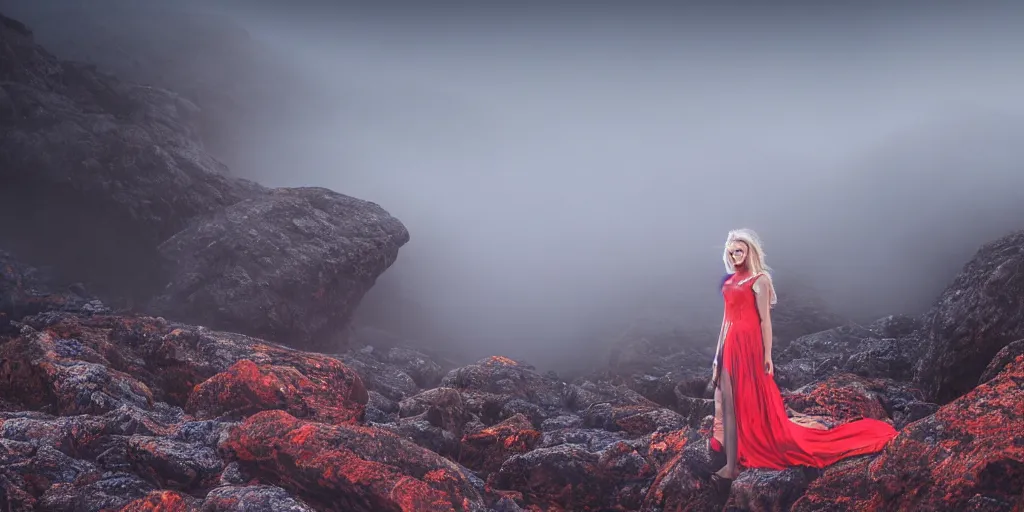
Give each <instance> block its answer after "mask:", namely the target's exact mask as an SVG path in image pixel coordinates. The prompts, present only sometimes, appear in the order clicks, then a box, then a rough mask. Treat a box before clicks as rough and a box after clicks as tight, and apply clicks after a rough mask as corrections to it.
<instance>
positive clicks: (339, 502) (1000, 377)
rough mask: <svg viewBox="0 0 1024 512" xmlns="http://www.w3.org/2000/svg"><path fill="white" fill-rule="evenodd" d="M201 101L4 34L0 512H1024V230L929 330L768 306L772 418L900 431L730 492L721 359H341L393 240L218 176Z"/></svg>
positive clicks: (349, 201) (393, 232)
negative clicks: (573, 368) (776, 408)
mask: <svg viewBox="0 0 1024 512" xmlns="http://www.w3.org/2000/svg"><path fill="white" fill-rule="evenodd" d="M190 108H192V107H191V106H190V105H189V102H187V101H185V100H182V99H181V98H179V97H177V96H176V95H175V94H174V93H173V92H169V91H163V90H156V89H152V88H142V87H139V86H133V85H131V84H129V83H125V82H120V81H118V80H117V79H115V78H113V77H110V76H104V75H101V74H98V73H97V72H95V71H93V70H90V69H89V68H88V67H83V66H80V65H76V64H72V63H68V62H63V61H60V60H58V59H56V58H54V57H53V56H52V55H50V54H49V53H47V52H46V50H45V49H43V48H42V47H40V46H39V45H37V44H36V43H35V42H34V41H33V39H32V37H31V31H30V30H29V29H28V28H27V27H25V26H24V25H23V24H21V23H19V22H17V21H15V20H12V19H10V18H3V17H0V180H2V183H3V185H4V188H3V192H2V195H3V197H2V203H3V205H4V206H3V211H4V221H3V225H2V230H0V510H5V511H6V510H10V511H22V510H23V511H36V510H38V511H75V512H77V511H90V512H92V511H151V510H152V511H155V510H162V511H222V510H223V511H243V510H244V511H307V510H309V511H313V510H317V511H481V512H485V511H487V512H490V511H494V512H513V511H523V510H526V511H627V510H639V511H645V512H669V511H684V510H686V511H700V510H751V511H768V510H771V511H778V510H801V511H803V510H808V511H809V510H850V511H854V510H857V511H860V510H984V511H1019V510H1022V509H1024V393H1022V386H1024V339H1021V338H1024V334H1022V333H1021V330H1020V328H1021V325H1022V324H1021V318H1024V288H1022V287H1021V285H1020V279H1021V278H1020V275H1022V272H1021V271H1022V270H1024V259H1022V258H1021V255H1022V254H1024V232H1018V233H1012V234H1010V235H1007V236H1006V237H1004V238H1002V239H1000V240H997V241H994V242H993V243H991V244H988V245H986V246H984V247H981V248H980V249H979V251H978V253H977V254H976V255H975V257H974V258H973V259H972V260H971V261H970V262H968V263H967V264H966V265H965V267H964V269H963V272H962V273H961V274H960V276H959V277H958V278H957V279H955V280H954V281H953V282H952V283H950V285H949V287H948V288H947V290H946V291H945V292H943V294H941V296H939V297H938V298H937V299H936V301H935V306H934V307H933V308H932V310H931V311H929V312H928V313H927V314H925V315H923V316H922V317H920V318H910V317H900V316H892V317H885V318H881V319H879V320H877V321H875V322H873V323H870V324H867V325H858V324H853V323H849V322H846V323H842V324H840V325H832V326H827V327H828V328H826V326H823V325H820V322H821V321H822V320H821V318H820V316H819V315H817V313H815V312H816V311H817V310H816V309H815V308H814V307H809V306H808V307H798V308H794V309H792V310H791V311H789V312H788V313H786V314H783V315H780V324H783V325H786V326H788V327H787V328H786V329H784V331H785V332H786V335H787V336H793V337H794V339H792V340H786V341H787V342H786V343H785V344H780V350H779V351H778V352H777V354H776V357H775V362H776V365H777V379H778V381H779V383H780V385H781V386H782V387H783V388H784V398H785V401H786V404H787V406H788V407H789V408H790V409H791V410H792V411H793V412H794V413H803V414H808V415H813V416H817V417H819V418H820V419H822V420H823V421H824V422H826V423H829V424H839V423H842V422H845V421H849V420H852V419H855V418H860V417H872V418H878V419H882V420H886V421H891V422H892V423H893V424H894V425H895V426H896V428H898V429H899V430H900V435H899V436H898V437H897V438H896V439H895V440H894V441H893V442H892V443H890V444H889V445H888V446H887V447H886V448H885V449H884V450H883V451H882V452H881V453H879V454H876V455H871V456H864V457H857V458H853V459H849V460H846V461H843V462H841V463H839V464H836V465H834V466H832V467H829V468H826V469H825V470H823V471H818V470H811V469H806V468H791V469H787V470H784V471H767V470H750V471H746V472H744V473H743V474H742V476H740V477H739V478H738V479H737V480H736V482H735V483H734V484H733V487H732V489H731V492H730V493H729V494H728V495H727V496H721V495H717V494H716V493H715V492H714V490H713V487H712V486H711V485H710V482H709V475H710V474H711V472H713V471H715V470H716V469H717V468H718V467H719V466H720V465H721V464H722V463H723V461H722V460H721V458H720V457H716V456H714V454H713V453H712V452H711V451H710V450H709V449H708V444H707V438H708V435H709V432H708V431H709V429H710V422H711V417H710V415H711V413H712V411H713V403H712V401H711V400H710V395H709V394H708V390H707V389H706V386H707V383H708V380H709V379H710V368H709V366H708V362H709V361H710V352H707V351H704V350H703V349H692V348H686V347H685V346H673V345H672V344H671V343H667V342H665V340H659V339H656V338H654V337H652V336H647V335H636V336H628V337H626V338H624V339H623V342H622V344H621V346H620V347H618V349H617V350H616V351H615V352H614V354H613V356H612V357H611V358H610V359H609V363H608V368H606V369H603V370H600V371H595V372H594V373H592V374H590V375H588V376H586V377H582V378H579V379H575V380H572V381H566V380H563V379H561V378H559V376H558V375H555V374H553V373H543V372H539V371H537V370H536V369H535V368H534V367H532V366H530V365H529V364H526V363H524V362H520V361H515V360H511V359H508V358H506V357H503V356H502V355H501V354H495V355H494V356H492V357H489V358H485V359H483V360H480V361H476V362H474V363H472V364H465V363H464V362H459V363H452V362H449V361H445V360H442V359H440V358H437V357H433V356H431V355H430V354H428V353H426V352H428V349H426V348H424V347H409V346H405V345H404V344H403V343H402V342H401V340H395V339H388V338H387V336H385V335H382V334H380V333H377V334H376V335H374V336H373V337H372V338H371V337H369V336H368V337H366V338H365V339H372V340H374V341H373V342H370V343H368V344H362V345H360V346H346V344H345V343H344V340H343V339H337V337H338V336H341V337H344V336H343V335H339V334H338V333H339V332H344V331H346V330H347V325H348V323H347V322H348V319H349V318H350V316H351V311H352V310H353V309H354V308H356V307H357V306H358V303H359V300H360V297H361V295H362V294H363V293H365V291H366V290H367V289H369V288H370V287H371V286H372V285H373V283H374V280H375V279H376V277H377V276H379V275H380V274H381V273H382V272H384V271H385V270H386V269H387V268H388V266H389V265H390V264H391V262H393V261H394V259H395V257H397V254H398V251H399V249H400V247H401V246H402V245H403V244H404V243H405V242H406V241H407V240H408V239H409V234H408V232H406V230H405V228H404V227H403V226H402V225H401V223H400V222H399V221H398V220H397V219H394V218H393V217H391V216H390V215H388V214H387V212H386V211H384V210H383V209H381V207H379V206H377V205H374V204H372V203H368V202H365V201H362V200H359V199H356V198H351V197H348V196H344V195H342V194H338V193H336V192H332V191H329V190H324V189H317V188H305V189H277V190H267V189H265V188H263V187H261V186H259V185H256V184H253V183H249V182H245V181H241V180H237V179H235V178H232V177H230V176H229V175H227V174H226V173H224V172H222V170H221V169H220V166H219V164H218V163H217V161H216V160H214V159H213V158H210V157H208V156H207V155H206V154H205V153H204V152H203V150H202V148H201V145H200V144H199V142H197V140H196V139H195V138H194V137H195V134H194V133H193V132H191V131H189V130H190V129H189V124H188V118H187V115H186V114H187V113H188V112H189V109H190ZM129 157H132V158H129ZM133 158H134V159H133ZM9 219H16V220H9ZM143 278H145V279H143ZM140 281H142V282H140ZM129 299H130V300H129ZM781 307H782V306H781V305H780V308H781ZM809 317H810V318H809ZM836 321H839V320H838V319H837V320H836ZM822 329H824V330H822ZM638 332H640V331H638Z"/></svg>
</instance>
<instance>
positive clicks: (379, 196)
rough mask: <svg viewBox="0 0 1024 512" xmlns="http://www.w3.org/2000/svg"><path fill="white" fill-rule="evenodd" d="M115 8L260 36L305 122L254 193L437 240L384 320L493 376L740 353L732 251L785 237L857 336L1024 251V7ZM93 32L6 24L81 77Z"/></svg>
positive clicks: (424, 249)
mask: <svg viewBox="0 0 1024 512" xmlns="http://www.w3.org/2000/svg"><path fill="white" fill-rule="evenodd" d="M100 4H102V5H103V7H102V9H100V8H95V9H97V10H98V12H93V13H92V14H91V16H92V17H94V18H103V17H105V16H109V17H118V18H117V19H119V20H120V23H127V22H130V21H131V20H132V19H135V18H133V17H135V16H143V17H144V16H147V15H153V10H154V9H170V10H177V11H178V12H184V13H186V14H188V15H190V16H194V17H196V18H197V19H203V20H206V21H204V23H209V22H210V21H209V20H214V19H215V20H217V21H216V23H224V24H225V26H227V25H228V24H232V25H233V26H237V27H241V28H244V30H245V31H247V32H248V34H249V37H251V39H252V41H253V45H254V48H260V50H259V51H260V52H265V53H264V54H263V55H265V56H266V57H267V58H266V62H265V63H264V65H265V66H266V67H264V68H261V72H263V73H264V74H263V75H261V76H262V78H258V79H253V78H248V79H250V80H266V81H267V84H266V85H267V87H268V88H269V87H271V82H273V88H274V90H275V91H278V92H277V94H280V95H281V96H280V97H277V98H274V99H275V101H273V102H270V103H268V104H267V105H266V109H265V110H264V111H261V112H249V113H247V114H246V117H245V122H235V123H234V124H231V126H232V130H233V135H234V136H233V138H232V139H231V140H230V141H229V142H224V143H223V144H222V146H224V147H228V146H230V149H224V158H225V159H226V160H227V161H228V163H229V164H230V166H231V169H232V172H233V173H234V174H236V175H239V176H244V177H248V178H252V179H254V180H257V181H259V182H261V183H264V184H266V185H270V186H306V185H316V186H323V187H328V188H331V189H334V190H337V191H339V192H342V193H344V194H348V195H352V196H355V197H359V198H363V199H367V200H371V201H374V202H376V203H378V204H380V205H382V206H383V207H384V208H385V209H387V210H388V211H389V212H391V213H392V214H393V215H395V216H397V217H398V218H400V219H401V220H402V221H403V222H404V223H405V224H406V226H407V227H408V228H409V230H410V232H411V234H412V240H411V242H410V243H409V244H408V245H406V246H405V247H404V248H403V249H402V251H401V254H400V256H399V259H398V261H397V262H396V263H395V265H394V266H393V267H392V268H391V269H390V270H388V271H387V272H386V273H385V274H384V275H383V276H382V277H381V278H380V279H379V281H378V286H377V288H375V289H374V290H373V291H371V293H370V295H369V296H368V297H367V299H366V302H367V303H368V304H383V305H380V306H379V307H384V308H386V307H387V306H386V302H380V303H377V302H375V301H377V300H378V299H380V295H379V294H380V293H383V292H382V291H380V290H387V291H388V293H394V294H399V295H401V296H402V297H404V298H406V299H408V300H410V301H412V302H414V303H417V304H418V305H419V306H420V307H421V308H422V314H423V316H424V318H428V319H429V323H430V327H429V328H428V327H426V326H421V331H422V332H419V333H414V334H419V337H422V338H424V339H430V340H432V341H433V342H435V343H443V344H444V345H445V346H446V347H448V348H451V349H453V350H458V351H459V352H460V354H461V355H463V356H465V357H467V358H475V357H483V356H486V355H491V354H502V355H508V356H511V357H521V358H524V359H526V360H528V361H530V362H532V363H534V364H537V365H538V366H542V367H547V366H550V365H556V364H557V363H556V362H558V361H562V362H564V361H569V360H572V359H573V358H577V359H578V358H591V357H597V356H595V354H594V352H595V351H598V348H599V347H603V345H601V343H602V342H601V341H600V340H599V338H600V337H601V336H606V335H607V336H611V335H614V333H615V332H617V331H616V329H619V328H621V327H622V326H623V325H626V324H628V323H629V322H631V321H633V320H635V319H638V318H656V319H661V320H664V319H670V320H671V321H677V322H678V324H679V325H681V326H686V327H692V328H694V329H703V328H706V327H707V326H711V327H716V326H717V324H718V322H720V320H721V311H720V308H721V303H720V301H721V298H720V295H719V294H718V292H717V285H718V283H719V279H720V277H721V275H722V273H723V272H724V268H723V266H722V260H721V254H722V244H723V242H724V240H725V235H726V232H727V231H728V230H729V229H732V228H738V227H750V228H753V229H755V230H757V231H758V232H759V233H760V234H761V236H762V238H764V240H765V244H766V247H765V249H766V252H767V256H768V263H769V265H771V266H773V267H774V268H775V269H776V271H777V274H776V282H777V285H778V287H779V292H780V302H781V303H784V302H785V301H786V287H787V285H786V282H787V280H793V281H796V280H800V281H802V282H809V283H811V284H812V285H813V287H814V288H815V289H816V290H817V291H818V292H819V293H821V295H822V297H823V298H824V299H825V300H826V301H827V302H828V303H829V304H830V305H831V306H832V307H834V308H835V309H836V311H838V312H840V313H842V314H844V315H846V316H848V317H851V318H855V319H871V318H874V317H878V316H883V315H886V314H894V313H907V314H917V313H920V312H922V311H923V310H925V309H926V308H927V307H929V306H930V305H931V302H932V301H933V300H934V299H935V298H936V296H937V295H938V293H940V292H941V290H942V289H943V288H944V287H945V286H946V284H947V283H948V282H949V281H950V280H951V279H952V278H953V276H954V275H955V274H956V272H958V271H959V269H960V267H961V266H962V265H963V264H964V263H965V262H966V261H967V260H968V259H969V258H970V257H971V255H973V253H974V252H975V251H976V250H977V249H978V247H979V246H980V245H981V244H983V243H985V242H988V241H990V240H992V239H994V238H996V237H999V236H1001V235H1003V234H1005V233H1007V232H1009V231H1012V230H1016V229H1022V228H1024V201H1022V196H1024V192H1022V191H1024V164H1022V162H1024V96H1022V95H1021V94H1020V92H1019V91H1021V90H1024V70H1022V69H1021V68H1020V65H1019V63H1020V57H1021V55H1024V53H1022V52H1024V36H1021V35H1019V34H1018V32H1020V31H1019V30H1018V27H1019V24H1018V23H1015V20H1016V21H1019V20H1021V19H1024V18H1022V17H1021V15H1022V12H1024V11H1022V8H1021V7H1018V6H1010V7H1001V6H997V5H995V4H992V5H989V6H987V8H986V9H985V10H984V11H982V10H981V9H980V8H979V9H977V10H976V11H970V10H969V7H968V6H961V7H958V8H957V9H959V11H956V10H954V8H952V7H950V8H945V7H932V8H930V9H929V10H923V9H910V8H901V9H898V8H894V7H885V6H886V4H881V3H879V4H877V5H876V4H871V3H867V4H862V7H861V8H859V10H855V9H853V8H848V9H846V8H844V9H845V10H839V9H838V8H824V7H812V6H796V5H794V6H785V7H773V8H772V9H768V8H767V7H754V6H746V7H742V8H741V7H739V6H738V5H737V6H734V7H732V6H731V7H722V6H719V7H716V8H714V9H711V8H697V7H690V8H685V9H684V8H668V7H660V8H655V7H650V8H641V7H639V6H636V7H632V8H626V7H621V8H614V9H613V8H611V7H608V8H607V9H598V8H596V7H595V8H594V9H593V10H589V11H571V10H569V9H566V8H562V9H558V8H554V7H548V8H542V7H538V6H532V5H529V4H517V5H519V7H516V8H513V7H511V6H509V7H506V8H498V7H496V5H497V4H490V5H491V7H487V8H484V7H478V8H474V9H473V10H472V11H469V10H466V9H462V10H456V9H454V8H441V7H438V8H437V9H434V10H429V9H426V8H425V7H422V8H419V9H415V8H413V7H411V6H397V5H391V6H378V7H375V8H373V9H371V8H368V7H365V6H360V5H359V4H355V3H349V4H331V5H328V4H326V3H322V4H317V3H313V2H306V3H303V2H298V3H295V2H293V3H289V4H288V5H287V6H283V5H282V6H275V5H274V4H273V3H269V2H243V1H227V0H222V1H220V2H207V3H204V4H202V5H196V4H192V3H183V4H178V5H176V6H173V7H172V6H170V4H168V6H164V7H154V6H152V5H148V6H146V7H140V6H137V5H136V6H130V4H126V3H123V2H110V3H106V2H100V3H98V4H97V3H90V5H100ZM82 5H83V4H82V3H81V2H70V1H67V2H64V1H57V2H49V3H47V6H46V7H45V8H43V7H42V6H40V5H38V3H37V2H31V1H28V0H0V9H2V10H4V11H5V12H6V13H7V14H9V15H12V16H15V17H20V18H21V19H22V20H23V21H25V22H26V23H28V24H29V25H30V26H31V27H32V28H33V29H34V30H35V31H36V33H37V37H38V39H39V41H40V43H42V44H43V45H44V46H46V45H47V44H48V42H53V44H54V47H52V48H51V51H54V52H55V53H57V54H58V55H62V51H61V48H64V49H65V50H64V51H65V53H67V52H69V51H70V50H69V49H68V48H70V47H71V46H73V45H69V44H68V40H67V38H68V37H69V36H68V35H67V34H69V33H70V32H67V31H66V30H68V25H67V23H68V20H69V19H71V18H69V17H67V16H64V17H62V16H61V15H60V12H61V9H71V8H72V7H74V6H77V7H75V8H78V9H81V8H82V7H81V6H82ZM933 5H937V4H933ZM62 20H63V21H62ZM75 30H77V32H75V37H80V38H90V37H96V38H100V37H103V34H101V33H100V29H99V28H97V29H95V30H94V31H93V32H90V30H93V29H92V28H89V27H84V28H83V27H82V26H79V27H78V28H77V29H75ZM108 30H109V27H108ZM225 30H227V29H225ZM139 37H155V36H152V35H150V36H146V32H145V31H141V30H140V31H139ZM161 37H173V36H166V35H164V36H161ZM180 37H181V38H183V39H187V38H189V37H192V35H190V34H189V33H187V32H183V33H181V34H180ZM78 43H82V41H78ZM147 44H155V43H153V41H147ZM76 57H78V58H87V56H86V55H84V54H83V55H79V56H76ZM110 58H111V59H114V58H116V57H110ZM249 85H257V86H261V85H264V84H262V83H260V84H249ZM276 100H279V101H276ZM380 300H383V299H380ZM780 307H782V304H780ZM384 316H386V315H384ZM401 320H402V319H398V318H396V319H394V321H395V322H396V323H401ZM413 330H415V328H414V329H413ZM707 343H708V344H709V345H713V343H714V339H708V341H707Z"/></svg>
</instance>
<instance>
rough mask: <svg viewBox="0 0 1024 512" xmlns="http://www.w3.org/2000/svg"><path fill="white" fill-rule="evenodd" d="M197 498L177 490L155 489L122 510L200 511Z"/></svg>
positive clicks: (135, 511) (148, 511)
mask: <svg viewBox="0 0 1024 512" xmlns="http://www.w3.org/2000/svg"><path fill="white" fill-rule="evenodd" d="M196 501H197V500H196V499H195V498H193V497H191V496H188V495H186V494H181V493H179V492H175V491H153V492H151V493H149V494H147V495H146V496H145V497H144V498H139V499H137V500H135V501H133V502H131V503H129V504H127V505H125V506H124V507H122V508H121V510H120V512H198V511H199V509H200V508H199V506H198V504H197V502H196Z"/></svg>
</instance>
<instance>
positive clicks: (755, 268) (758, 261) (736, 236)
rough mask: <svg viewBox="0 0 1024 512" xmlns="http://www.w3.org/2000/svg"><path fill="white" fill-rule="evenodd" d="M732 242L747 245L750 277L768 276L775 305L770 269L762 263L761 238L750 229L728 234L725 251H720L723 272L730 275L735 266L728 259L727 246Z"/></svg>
mask: <svg viewBox="0 0 1024 512" xmlns="http://www.w3.org/2000/svg"><path fill="white" fill-rule="evenodd" d="M732 242H743V243H745V244H747V248H748V249H749V251H748V252H749V253H750V254H748V255H747V265H748V266H749V267H750V272H751V275H755V276H756V275H758V274H765V275H767V276H768V281H767V283H768V287H769V288H768V289H769V292H770V293H771V302H770V303H771V304H772V305H775V303H776V302H778V298H777V297H776V295H775V286H774V284H773V283H772V280H771V276H772V275H771V272H772V269H771V267H769V266H768V264H767V263H765V261H764V259H765V258H764V244H762V243H761V237H759V236H757V233H756V232H754V230H752V229H747V228H743V229H734V230H732V231H730V232H729V235H728V236H727V237H726V239H725V249H724V250H723V251H722V261H724V262H725V270H726V272H728V273H730V274H735V273H736V266H735V265H733V263H732V258H730V257H729V244H730V243H732Z"/></svg>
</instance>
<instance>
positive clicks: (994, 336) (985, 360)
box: [914, 231, 1024, 403]
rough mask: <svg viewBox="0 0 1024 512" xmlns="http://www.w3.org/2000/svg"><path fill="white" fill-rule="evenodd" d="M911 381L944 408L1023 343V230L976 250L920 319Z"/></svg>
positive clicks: (971, 387) (972, 386)
mask: <svg viewBox="0 0 1024 512" xmlns="http://www.w3.org/2000/svg"><path fill="white" fill-rule="evenodd" d="M924 330H925V332H924V336H925V338H926V340H927V347H926V350H925V353H924V357H922V358H921V360H920V363H919V364H918V366H917V368H916V370H915V375H914V381H915V382H916V383H918V384H919V385H920V386H921V388H922V389H923V390H924V391H925V393H926V394H927V395H928V397H929V398H930V399H931V400H932V401H935V402H938V403H945V402H949V401H950V400H953V399H955V398H956V397H958V396H961V395H963V394H964V393H966V392H968V391H970V390H971V389H973V388H974V387H975V386H976V385H977V384H978V379H979V378H980V377H981V375H982V374H983V373H984V372H985V368H986V366H987V365H988V364H989V362H990V361H992V358H993V357H994V356H995V355H996V354H997V353H998V352H999V351H1000V350H1001V349H1002V348H1003V347H1005V346H1006V345H1008V344H1010V343H1011V342H1013V341H1016V340H1018V339H1021V338H1024V231H1018V232H1015V233H1012V234H1010V235H1007V236H1005V237H1003V238H1000V239H999V240H996V241H994V242H991V243H989V244H986V245H984V246H982V247H981V249H979V250H978V252H977V254H975V256H974V258H973V259H972V260H971V261H970V262H968V263H967V264H966V265H965V266H964V268H963V270H962V271H961V272H960V275H958V276H957V278H956V279H955V280H954V281H953V283H952V284H950V285H949V287H947V288H946V290H945V291H944V292H943V293H942V295H941V296H940V297H939V299H938V301H937V302H936V303H935V305H934V306H933V307H932V309H931V310H930V311H929V312H928V313H927V315H926V316H925V327H924Z"/></svg>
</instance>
